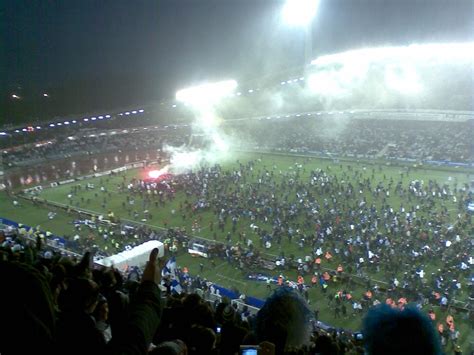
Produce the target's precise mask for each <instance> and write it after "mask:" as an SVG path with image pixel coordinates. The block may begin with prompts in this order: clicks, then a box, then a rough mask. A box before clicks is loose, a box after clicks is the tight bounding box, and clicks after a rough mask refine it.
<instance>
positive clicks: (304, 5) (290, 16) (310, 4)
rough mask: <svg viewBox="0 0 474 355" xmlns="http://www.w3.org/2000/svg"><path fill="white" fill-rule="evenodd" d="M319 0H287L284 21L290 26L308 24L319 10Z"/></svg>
mask: <svg viewBox="0 0 474 355" xmlns="http://www.w3.org/2000/svg"><path fill="white" fill-rule="evenodd" d="M318 6H319V0H287V1H286V3H285V5H284V6H283V9H282V18H283V21H284V22H285V23H286V24H287V25H290V26H306V25H308V24H309V23H310V22H311V20H312V19H313V17H314V16H315V15H316V12H317V11H318Z"/></svg>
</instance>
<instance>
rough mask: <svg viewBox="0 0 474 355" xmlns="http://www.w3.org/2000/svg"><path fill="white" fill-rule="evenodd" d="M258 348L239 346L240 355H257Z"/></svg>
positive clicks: (255, 346) (256, 346) (254, 346)
mask: <svg viewBox="0 0 474 355" xmlns="http://www.w3.org/2000/svg"><path fill="white" fill-rule="evenodd" d="M259 350H260V347H259V346H258V345H241V346H240V355H258V353H259Z"/></svg>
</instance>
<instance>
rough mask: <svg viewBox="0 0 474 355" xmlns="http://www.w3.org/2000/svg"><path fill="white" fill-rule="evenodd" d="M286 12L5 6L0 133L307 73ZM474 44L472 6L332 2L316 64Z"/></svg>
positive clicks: (220, 6) (429, 1)
mask: <svg viewBox="0 0 474 355" xmlns="http://www.w3.org/2000/svg"><path fill="white" fill-rule="evenodd" d="M282 5H283V2H282V1H273V0H182V1H181V0H164V1H163V0H162V1H143V0H133V1H130V0H128V1H125V0H100V1H99V0H97V1H92V0H79V1H78V0H74V1H69V0H62V1H59V0H58V1H53V0H30V1H24V0H0V126H1V125H3V124H7V123H13V124H14V123H18V122H20V121H25V122H28V121H31V122H32V121H33V120H34V119H48V118H52V117H53V116H55V115H68V114H78V113H86V112H91V111H97V110H102V109H104V110H105V109H113V108H117V109H120V108H121V107H127V106H131V105H142V104H147V103H150V102H156V101H159V100H165V99H170V98H172V97H173V96H174V93H175V91H176V90H177V89H179V88H182V87H186V86H189V85H192V84H194V83H199V82H200V81H203V80H219V79H229V78H235V79H237V80H238V81H240V82H245V81H247V82H248V81H251V80H252V79H258V78H259V77H262V76H264V75H267V74H273V75H275V73H279V72H284V71H285V70H286V69H288V68H292V67H298V66H301V65H302V63H303V58H304V35H303V31H302V30H301V29H298V28H288V27H287V26H285V25H284V24H282V23H281V21H280V9H281V7H282ZM473 40H474V1H473V0H443V1H441V0H390V1H388V0H321V5H320V8H319V11H318V14H317V16H316V18H315V19H314V22H313V49H314V55H313V57H316V56H317V55H321V54H328V53H335V52H338V51H342V50H347V49H352V48H360V47H364V46H379V45H406V44H410V43H425V42H464V41H473ZM14 93H15V94H17V95H19V96H20V97H21V100H14V99H12V98H11V95H12V94H14ZM43 93H48V95H49V97H48V98H44V97H42V95H43Z"/></svg>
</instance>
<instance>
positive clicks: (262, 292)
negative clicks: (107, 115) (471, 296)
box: [0, 154, 472, 348]
mask: <svg viewBox="0 0 474 355" xmlns="http://www.w3.org/2000/svg"><path fill="white" fill-rule="evenodd" d="M237 158H238V159H239V160H240V161H241V162H246V161H248V160H250V159H252V160H253V159H259V161H258V162H257V163H256V165H255V170H259V169H260V170H261V169H263V168H264V167H266V168H267V169H269V170H273V171H275V172H276V173H277V172H279V171H280V170H282V171H288V169H289V168H290V167H291V168H292V169H294V168H295V163H297V164H303V163H304V162H305V161H306V163H305V171H304V172H302V173H301V175H302V177H303V178H304V177H308V176H309V173H310V171H311V170H313V169H317V168H321V169H324V170H325V171H328V169H330V170H331V171H330V174H333V175H337V176H340V175H341V174H342V173H343V171H347V166H348V165H351V166H352V167H354V168H357V169H359V170H360V171H361V174H362V175H361V176H362V177H371V176H372V175H373V177H374V181H382V180H383V178H384V175H385V178H386V180H389V179H391V178H392V179H393V180H394V182H395V183H397V182H398V181H402V182H403V186H407V184H408V183H409V182H410V181H412V180H415V179H417V180H424V181H428V180H437V181H438V182H440V183H448V184H454V182H455V181H457V182H458V186H460V185H461V184H463V183H467V182H469V176H468V175H467V174H466V173H458V172H456V171H439V170H430V169H426V168H418V169H412V170H411V172H410V173H408V174H407V172H406V169H404V168H401V167H391V166H385V165H384V166H379V165H373V166H372V165H369V164H363V163H356V162H341V163H339V162H332V161H329V160H321V159H309V160H307V159H306V158H300V157H293V156H281V155H263V156H262V155H253V154H241V155H240V156H239V157H237ZM235 166H236V163H235V162H228V163H226V164H225V165H224V168H225V169H232V168H233V167H235ZM372 169H374V172H373V170H372ZM144 174H145V171H144V170H129V171H126V172H125V173H121V174H120V175H119V176H115V177H101V178H92V179H88V180H87V181H82V182H81V184H82V185H83V186H84V185H85V183H92V184H94V185H95V187H96V188H95V189H94V190H89V191H86V190H84V189H82V191H81V192H80V193H79V194H77V195H76V196H74V198H73V199H71V200H69V199H68V197H67V195H68V194H69V192H70V189H71V186H72V185H70V184H68V185H62V186H58V187H55V188H50V189H46V190H44V191H43V192H42V194H41V195H40V198H41V199H46V200H48V201H53V202H56V203H61V204H65V205H67V204H71V205H72V206H73V207H77V208H81V209H85V210H89V211H93V212H96V213H103V214H106V213H107V212H108V211H109V210H111V211H113V212H114V213H115V215H116V216H118V217H120V218H121V219H122V220H125V219H133V217H132V216H131V215H130V214H129V213H128V212H127V211H126V209H124V208H123V203H124V202H125V203H126V196H125V194H119V193H117V185H118V184H120V183H121V182H122V181H123V176H125V178H126V180H129V179H131V178H133V177H143V176H144ZM402 174H403V176H402ZM99 186H104V187H106V189H107V190H108V191H109V192H110V193H111V196H110V197H109V195H108V193H102V192H100V191H99ZM95 194H98V197H95ZM364 195H365V197H366V198H367V201H368V203H369V204H370V203H371V202H372V197H371V195H369V194H363V195H362V196H364ZM81 197H83V198H84V201H87V200H88V199H90V202H89V203H86V202H81ZM104 197H105V199H106V202H105V203H104ZM185 199H186V196H185V195H184V192H182V191H178V192H177V194H176V197H175V199H174V200H173V201H171V202H166V205H165V207H161V206H160V207H155V206H154V205H151V206H149V207H147V209H148V210H149V211H150V213H151V215H152V216H153V217H152V219H148V220H146V221H144V223H146V224H147V225H149V226H152V227H161V228H163V227H165V226H173V227H185V228H186V230H187V231H188V232H191V229H192V223H193V220H194V218H192V217H190V216H185V219H183V217H182V215H181V214H180V213H179V212H178V210H179V205H180V203H182V202H183V201H184V200H185ZM389 201H390V204H391V205H392V206H394V208H398V207H399V206H400V204H401V200H400V198H399V197H398V196H396V195H394V194H393V195H392V196H391V197H390V199H389ZM0 202H1V203H0V216H2V217H5V218H9V219H13V220H15V221H18V222H21V223H24V224H28V225H31V226H36V225H40V226H41V228H42V229H43V230H48V231H51V232H53V233H54V234H57V235H68V236H71V235H73V234H75V233H76V231H75V229H74V227H73V225H72V224H71V222H72V219H73V218H72V217H71V215H68V214H67V213H66V211H64V210H63V209H58V208H53V207H51V208H50V207H45V206H41V207H37V206H33V205H32V204H31V203H30V202H28V201H21V202H20V203H21V207H16V208H14V207H13V204H12V202H11V201H10V200H9V198H8V197H7V196H6V194H1V195H0ZM374 202H375V203H376V204H378V201H374ZM445 205H446V207H447V208H448V210H449V211H450V214H451V215H452V216H453V215H454V214H455V213H456V210H457V206H456V204H454V203H453V202H452V201H447V202H446V203H445ZM127 206H128V204H127ZM378 207H379V206H378ZM406 207H407V206H406ZM437 207H440V205H439V204H438V205H437ZM134 209H135V210H137V211H139V212H140V210H143V208H142V205H141V201H140V200H139V199H136V201H135V206H134ZM173 210H174V211H175V212H174V213H173ZM49 211H55V212H56V213H57V214H56V216H55V217H54V219H52V220H50V219H48V216H47V213H48V212H49ZM199 215H200V216H201V218H202V222H201V223H200V226H201V228H200V230H195V232H194V233H195V234H196V235H199V236H201V237H204V238H208V239H213V233H211V232H210V230H209V222H210V221H211V220H214V224H215V227H216V229H217V225H216V224H217V223H216V222H215V216H214V214H213V213H212V212H210V211H204V212H200V213H199ZM143 218H144V216H143V215H142V214H141V213H140V215H139V218H138V220H139V221H140V220H142V219H143ZM249 225H250V222H249V221H248V220H245V219H244V220H242V219H241V220H240V221H239V222H238V228H237V230H238V231H243V232H245V233H246V234H247V236H248V237H251V238H255V236H254V234H253V232H252V231H251V229H250V228H249ZM259 226H261V227H267V228H268V229H269V228H270V227H271V226H270V225H267V226H263V225H262V224H261V223H259ZM231 229H232V224H231V223H230V221H228V222H227V224H226V226H225V232H224V233H217V240H218V241H222V242H224V241H225V235H226V234H227V232H228V231H231ZM235 238H236V237H235V236H234V239H233V242H235V241H236V239H235ZM254 245H256V246H257V245H258V242H257V240H254ZM281 248H282V249H283V250H285V253H286V255H288V254H295V255H296V256H300V257H302V256H304V255H306V254H309V250H304V251H301V250H300V249H299V248H298V246H297V245H296V244H295V243H294V242H293V243H289V242H288V241H287V239H286V238H283V241H282V245H281ZM267 252H269V253H271V254H273V255H276V254H278V253H279V248H277V246H276V245H275V246H274V247H272V248H271V249H270V250H269V251H267ZM178 263H179V264H180V265H181V266H187V267H188V268H189V269H190V272H191V273H192V274H194V275H195V274H198V273H199V264H200V263H203V264H204V271H203V272H202V273H201V274H202V275H201V276H204V277H206V278H208V279H210V280H212V281H213V282H216V283H218V284H220V285H222V286H225V287H235V288H237V289H239V290H240V291H241V292H243V293H245V294H247V295H251V296H255V297H259V298H265V297H267V296H268V294H269V291H268V290H267V287H266V285H265V284H264V283H259V282H255V281H248V280H246V279H245V275H244V274H243V273H242V272H241V271H240V270H238V269H236V268H235V267H234V266H232V265H229V264H227V263H226V262H223V261H217V262H216V263H217V265H216V267H215V268H214V267H212V266H211V263H210V261H209V260H205V259H204V260H203V259H196V258H193V257H191V256H190V255H188V254H185V253H180V254H179V256H178ZM337 263H338V262H337V260H334V261H333V262H332V264H330V265H328V267H331V268H335V267H336V266H337ZM429 267H431V268H437V265H436V263H435V262H433V263H432V264H431V265H430V266H429ZM427 272H429V270H427ZM285 276H287V277H289V278H290V279H293V280H295V279H296V277H297V274H296V270H293V271H290V272H286V273H285ZM370 276H371V277H373V278H374V279H378V280H382V281H384V280H385V277H386V275H384V274H383V273H379V274H377V275H370ZM337 289H338V285H334V284H331V285H330V287H329V290H328V293H327V294H326V295H323V293H322V291H321V290H320V288H319V287H318V288H314V289H311V290H310V301H311V306H312V307H314V308H318V309H319V310H320V319H321V320H322V321H325V322H328V323H330V324H332V325H334V326H340V327H345V328H349V329H359V328H360V325H361V316H360V315H355V316H352V310H351V309H348V311H349V312H348V314H349V315H350V316H349V317H348V318H346V319H342V318H336V319H335V318H334V311H333V308H332V307H331V306H330V305H329V304H328V300H327V295H328V294H334V292H335V291H336V290H337ZM350 291H351V293H352V294H353V295H355V296H356V297H358V296H359V295H361V294H362V293H363V292H365V289H364V288H363V287H361V286H358V285H355V286H354V287H352V288H351V290H350ZM435 311H436V312H437V315H438V319H444V317H445V316H446V314H445V313H443V312H442V311H441V310H440V309H438V308H435ZM459 317H461V318H462V317H463V316H462V315H459ZM457 324H458V326H457V328H458V329H460V331H461V339H460V343H461V344H462V345H463V348H465V347H466V346H467V345H468V342H469V341H470V340H469V339H468V338H469V336H470V331H469V330H470V327H469V324H468V321H467V320H463V319H460V320H459V319H457ZM471 341H472V339H471Z"/></svg>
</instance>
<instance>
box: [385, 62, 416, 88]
mask: <svg viewBox="0 0 474 355" xmlns="http://www.w3.org/2000/svg"><path fill="white" fill-rule="evenodd" d="M385 83H386V84H387V87H389V88H391V89H393V90H395V91H398V92H400V93H404V94H417V93H419V92H420V91H421V90H422V86H421V84H420V80H419V78H418V75H417V73H416V70H415V69H414V68H413V67H412V66H410V65H408V64H405V65H390V66H388V67H387V68H386V70H385Z"/></svg>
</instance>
